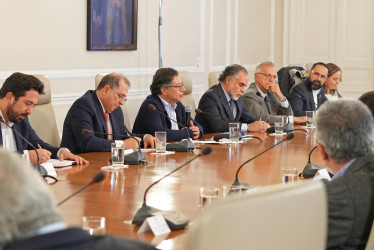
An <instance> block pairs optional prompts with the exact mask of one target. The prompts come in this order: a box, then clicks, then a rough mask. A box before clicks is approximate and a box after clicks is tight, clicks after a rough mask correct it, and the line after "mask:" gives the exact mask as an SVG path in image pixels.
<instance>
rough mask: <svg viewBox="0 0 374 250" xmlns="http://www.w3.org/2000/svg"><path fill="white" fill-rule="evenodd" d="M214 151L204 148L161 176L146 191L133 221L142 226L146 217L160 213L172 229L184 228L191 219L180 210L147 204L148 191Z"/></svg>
mask: <svg viewBox="0 0 374 250" xmlns="http://www.w3.org/2000/svg"><path fill="white" fill-rule="evenodd" d="M211 152H212V148H211V147H206V148H204V149H203V150H202V151H201V152H200V154H199V155H197V156H195V157H194V158H192V159H190V160H188V161H186V162H185V163H183V164H182V165H180V166H179V167H177V168H176V169H174V170H173V171H171V172H170V173H168V174H166V175H165V176H163V177H161V178H160V179H158V180H157V181H155V182H153V183H152V184H151V185H150V186H149V187H148V188H147V189H146V190H145V192H144V197H143V205H142V207H141V208H140V209H139V210H138V211H137V212H136V214H135V216H134V219H133V221H132V223H134V224H135V225H137V226H141V225H142V224H143V222H144V220H145V219H147V218H148V217H151V216H155V215H158V214H162V215H163V216H164V218H165V220H166V223H167V224H168V225H169V227H170V229H171V230H177V229H182V228H184V227H186V226H187V224H188V223H189V220H188V219H187V217H186V216H185V215H183V214H181V213H180V212H177V211H165V210H160V209H157V208H154V207H151V206H148V205H147V193H148V191H149V190H150V189H151V188H152V187H153V186H154V185H156V184H157V183H159V182H160V181H161V180H163V179H164V178H166V177H168V176H169V175H171V174H173V173H174V172H176V171H178V170H179V169H181V168H182V167H184V166H186V165H187V164H189V163H190V162H192V161H194V160H195V159H197V158H199V157H200V156H203V155H208V154H210V153H211Z"/></svg>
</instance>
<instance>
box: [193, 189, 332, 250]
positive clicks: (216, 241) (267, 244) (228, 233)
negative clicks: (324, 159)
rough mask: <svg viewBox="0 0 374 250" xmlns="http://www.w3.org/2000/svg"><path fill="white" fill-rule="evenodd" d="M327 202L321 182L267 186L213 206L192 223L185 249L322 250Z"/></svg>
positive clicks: (325, 233)
mask: <svg viewBox="0 0 374 250" xmlns="http://www.w3.org/2000/svg"><path fill="white" fill-rule="evenodd" d="M326 238H327V198H326V192H325V187H324V184H323V183H321V182H309V183H306V184H305V182H304V183H301V184H297V185H289V186H280V185H277V186H273V187H268V188H264V189H262V190H259V191H258V192H255V193H251V194H248V195H242V196H236V197H233V198H229V199H226V200H221V201H217V202H216V203H213V204H212V205H211V206H207V207H206V208H204V211H203V212H202V213H201V214H200V215H199V216H198V218H197V219H196V220H195V221H194V222H193V223H192V225H191V226H190V227H189V229H188V232H187V244H186V246H187V247H186V249H188V250H190V249H191V250H192V249H193V250H203V249H204V250H206V249H215V250H221V249H222V250H223V249H225V250H226V249H236V250H241V249H272V250H273V249H288V250H293V249H305V250H309V249H310V250H318V249H325V247H326Z"/></svg>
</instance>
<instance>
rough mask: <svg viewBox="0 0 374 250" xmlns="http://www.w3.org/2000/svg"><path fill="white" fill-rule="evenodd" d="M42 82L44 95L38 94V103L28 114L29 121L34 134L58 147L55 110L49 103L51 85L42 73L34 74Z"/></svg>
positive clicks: (59, 140)
mask: <svg viewBox="0 0 374 250" xmlns="http://www.w3.org/2000/svg"><path fill="white" fill-rule="evenodd" d="M35 77H37V78H38V79H39V80H40V81H41V82H42V83H43V84H44V93H45V94H44V95H39V99H38V103H37V104H36V105H35V107H34V108H33V110H32V114H31V115H30V116H29V121H30V124H31V126H32V127H33V129H34V130H35V132H36V134H37V135H38V136H39V137H40V138H41V139H42V140H43V141H45V142H47V143H49V144H51V145H53V146H55V147H60V142H61V138H60V136H59V133H58V129H57V123H56V117H55V112H54V111H53V106H52V103H51V85H50V83H49V81H48V79H47V78H46V77H45V76H43V75H35Z"/></svg>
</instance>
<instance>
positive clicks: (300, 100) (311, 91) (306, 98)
mask: <svg viewBox="0 0 374 250" xmlns="http://www.w3.org/2000/svg"><path fill="white" fill-rule="evenodd" d="M328 71H329V70H328V68H327V65H326V64H324V63H322V62H318V63H315V64H313V66H312V68H311V69H310V70H309V71H308V73H309V77H307V78H306V79H305V80H303V81H301V82H300V83H299V84H297V85H295V86H294V87H293V88H292V89H291V91H290V95H289V98H288V100H289V101H290V104H291V107H292V110H293V112H294V114H295V116H305V115H306V111H314V110H317V109H318V108H319V107H320V106H321V105H322V104H323V103H324V102H326V101H328V100H327V97H326V96H325V91H324V90H323V84H325V82H326V78H327V74H328Z"/></svg>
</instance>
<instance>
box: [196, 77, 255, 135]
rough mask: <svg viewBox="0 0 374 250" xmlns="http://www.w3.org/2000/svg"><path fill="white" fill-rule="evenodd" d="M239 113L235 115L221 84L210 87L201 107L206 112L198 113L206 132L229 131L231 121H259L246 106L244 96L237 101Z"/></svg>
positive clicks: (200, 104)
mask: <svg viewBox="0 0 374 250" xmlns="http://www.w3.org/2000/svg"><path fill="white" fill-rule="evenodd" d="M236 108H237V115H236V117H234V116H233V114H232V112H231V109H230V105H229V103H228V102H227V99H226V95H225V93H224V90H223V89H222V87H221V84H217V85H214V86H212V87H211V88H210V89H208V90H207V91H206V92H205V93H204V95H203V96H202V97H201V99H200V102H199V109H200V110H202V111H203V112H206V113H205V114H204V113H202V114H197V115H196V121H197V122H198V123H200V124H201V125H202V126H203V128H204V132H205V133H216V132H228V131H229V124H230V122H241V123H252V122H255V121H257V119H256V118H255V117H253V116H252V115H251V113H250V112H249V111H248V109H247V108H246V107H245V105H244V102H243V99H242V97H240V98H239V99H238V101H236Z"/></svg>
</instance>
